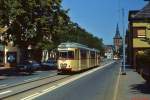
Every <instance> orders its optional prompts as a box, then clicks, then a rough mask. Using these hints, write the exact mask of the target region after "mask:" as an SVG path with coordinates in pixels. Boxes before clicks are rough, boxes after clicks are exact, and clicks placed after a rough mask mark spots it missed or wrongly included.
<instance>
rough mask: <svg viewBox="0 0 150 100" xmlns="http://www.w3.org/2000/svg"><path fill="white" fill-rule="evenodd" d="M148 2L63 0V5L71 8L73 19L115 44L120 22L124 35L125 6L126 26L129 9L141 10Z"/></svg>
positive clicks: (106, 41) (105, 40) (140, 0)
mask: <svg viewBox="0 0 150 100" xmlns="http://www.w3.org/2000/svg"><path fill="white" fill-rule="evenodd" d="M146 3H147V2H146V1H144V0H63V2H62V7H63V8H64V9H70V11H69V13H68V14H69V16H70V18H71V20H72V21H73V22H75V23H78V24H79V26H81V27H82V28H84V29H85V30H86V31H88V32H90V33H91V34H93V35H94V36H98V37H99V38H102V39H103V42H104V44H113V37H114V35H115V32H116V26H117V23H118V24H119V28H120V34H121V35H122V33H123V31H122V29H123V25H122V19H123V17H122V12H121V11H122V10H121V9H122V8H124V12H125V17H124V22H125V28H127V25H128V11H129V10H140V9H141V8H143V7H144V6H145V4H146Z"/></svg>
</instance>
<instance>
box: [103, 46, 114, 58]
mask: <svg viewBox="0 0 150 100" xmlns="http://www.w3.org/2000/svg"><path fill="white" fill-rule="evenodd" d="M113 52H114V51H113V45H105V57H106V58H107V59H113Z"/></svg>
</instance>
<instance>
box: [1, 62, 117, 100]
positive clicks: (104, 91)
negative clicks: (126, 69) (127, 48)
mask: <svg viewBox="0 0 150 100" xmlns="http://www.w3.org/2000/svg"><path fill="white" fill-rule="evenodd" d="M105 65H106V64H105ZM119 67H120V63H118V62H115V63H111V64H110V65H109V64H108V65H106V66H105V67H104V68H101V67H98V68H95V69H91V70H89V71H86V72H84V73H79V74H76V75H72V76H70V77H69V78H64V79H63V80H61V81H58V82H54V83H53V82H52V83H49V84H46V85H44V86H41V87H37V88H33V89H29V90H28V91H24V92H20V93H17V94H15V95H12V96H10V97H9V96H8V97H7V98H4V100H20V99H21V100H31V99H35V100H112V98H113V96H114V91H115V86H116V81H117V76H118V74H119ZM99 68H100V69H99ZM96 69H98V70H96ZM92 70H95V71H94V72H91V73H90V74H86V73H88V72H90V71H92ZM82 74H85V76H82ZM80 76H82V77H80ZM57 77H63V76H62V75H60V76H57ZM77 77H80V78H77ZM74 78H76V79H75V80H74ZM49 80H52V79H48V80H44V81H43V83H44V82H45V81H49ZM69 80H73V81H70V82H67V81H69ZM41 82H42V81H41ZM41 82H38V83H41ZM65 82H66V84H64V85H62V86H61V84H63V83H65ZM33 84H35V83H30V85H29V84H25V85H27V86H28V87H25V86H20V87H19V88H18V87H14V90H15V91H17V90H18V89H19V90H24V89H25V88H29V87H33V86H32V85H33ZM36 85H37V84H36ZM54 86H56V87H57V88H55V87H54ZM16 88H17V89H16ZM53 88H54V89H53ZM11 90H12V91H13V88H9V89H7V90H5V92H8V91H11ZM19 90H18V91H19ZM45 91H46V92H45ZM1 93H3V92H1ZM40 93H41V94H40ZM8 94H11V93H8ZM8 94H7V93H6V94H5V95H8ZM36 94H38V95H36ZM33 95H34V96H33Z"/></svg>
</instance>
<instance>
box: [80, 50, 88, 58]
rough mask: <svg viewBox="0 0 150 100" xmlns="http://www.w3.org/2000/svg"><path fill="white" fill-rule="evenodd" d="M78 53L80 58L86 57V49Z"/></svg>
mask: <svg viewBox="0 0 150 100" xmlns="http://www.w3.org/2000/svg"><path fill="white" fill-rule="evenodd" d="M80 55H81V59H86V58H87V53H86V50H80Z"/></svg>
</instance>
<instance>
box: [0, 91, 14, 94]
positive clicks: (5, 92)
mask: <svg viewBox="0 0 150 100" xmlns="http://www.w3.org/2000/svg"><path fill="white" fill-rule="evenodd" d="M10 92H12V91H11V90H8V91H4V92H1V93H0V95H3V94H7V93H10Z"/></svg>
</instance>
